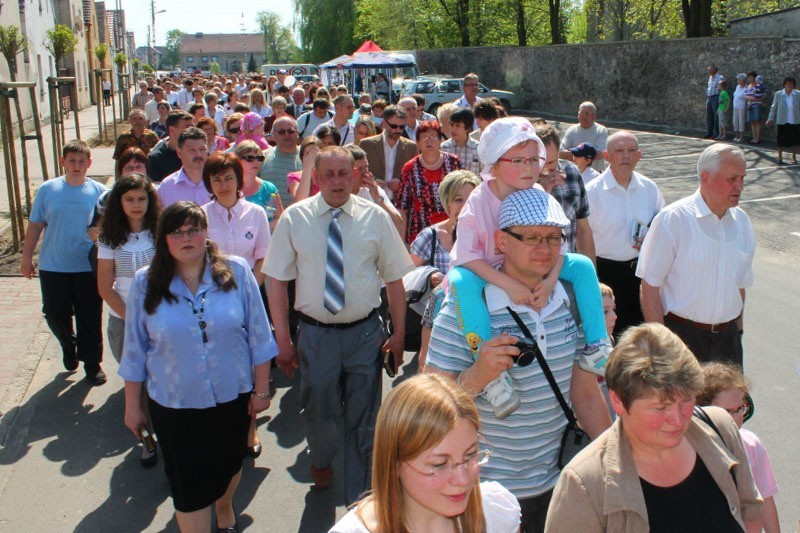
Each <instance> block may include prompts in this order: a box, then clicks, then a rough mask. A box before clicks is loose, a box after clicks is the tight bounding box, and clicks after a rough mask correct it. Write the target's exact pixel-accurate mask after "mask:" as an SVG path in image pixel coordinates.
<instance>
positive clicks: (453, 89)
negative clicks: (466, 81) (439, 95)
mask: <svg viewBox="0 0 800 533" xmlns="http://www.w3.org/2000/svg"><path fill="white" fill-rule="evenodd" d="M442 86H443V87H444V92H446V93H460V92H461V83H460V80H446V81H444V82H442Z"/></svg>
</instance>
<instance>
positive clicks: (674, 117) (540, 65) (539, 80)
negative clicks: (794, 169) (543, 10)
mask: <svg viewBox="0 0 800 533" xmlns="http://www.w3.org/2000/svg"><path fill="white" fill-rule="evenodd" d="M417 63H418V64H419V67H420V70H422V71H428V72H439V73H449V74H452V75H455V76H461V75H464V74H466V73H467V72H469V71H474V72H476V73H477V74H478V75H479V76H480V78H481V81H482V82H483V83H485V84H486V85H489V86H491V87H493V88H498V89H507V90H510V91H514V92H516V93H517V94H518V95H519V96H520V106H519V107H520V108H522V109H525V110H528V111H531V112H533V113H538V114H543V115H547V116H559V117H576V115H577V112H578V104H579V103H580V102H582V101H584V100H591V101H593V102H594V103H595V104H596V105H597V107H598V115H599V116H598V120H599V121H600V122H602V123H606V124H611V125H617V126H628V127H632V128H634V127H638V128H643V129H652V130H656V131H665V132H684V133H697V132H700V131H705V121H706V119H705V91H706V81H707V67H708V65H709V63H714V64H716V65H717V66H718V67H719V70H720V72H721V73H722V74H723V76H725V78H726V79H727V80H729V83H730V85H731V86H730V87H729V89H731V90H732V89H733V86H735V77H736V74H737V73H738V72H745V71H748V70H755V71H757V72H758V73H759V74H762V75H763V76H764V79H765V82H766V84H767V89H768V91H770V93H771V92H772V91H775V90H778V89H779V88H780V84H781V81H782V80H783V77H784V76H786V75H789V74H792V75H795V76H796V75H797V74H800V40H792V39H781V38H757V39H755V38H743V39H720V38H708V39H675V40H664V41H629V42H619V43H602V44H579V45H558V46H539V47H525V48H519V47H512V46H509V47H481V48H451V49H441V50H420V51H418V52H417ZM770 103H771V96H770V99H769V102H767V104H766V105H767V108H768V107H769V104H770ZM573 120H575V119H574V118H573ZM769 130H774V128H768V129H767V131H765V135H766V136H767V137H769V136H771V135H774V131H769Z"/></svg>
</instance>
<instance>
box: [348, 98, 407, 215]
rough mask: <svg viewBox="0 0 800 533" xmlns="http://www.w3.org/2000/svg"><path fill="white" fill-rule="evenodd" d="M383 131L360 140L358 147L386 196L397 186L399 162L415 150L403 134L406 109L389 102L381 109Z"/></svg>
mask: <svg viewBox="0 0 800 533" xmlns="http://www.w3.org/2000/svg"><path fill="white" fill-rule="evenodd" d="M382 125H383V133H381V134H379V135H373V136H372V137H367V138H366V139H361V142H360V143H359V146H360V147H361V149H362V150H364V151H365V152H366V153H367V161H368V163H369V168H370V169H371V170H372V172H373V174H374V175H375V179H376V181H377V182H378V185H380V186H381V187H382V188H383V189H384V190H385V191H386V192H387V194H388V195H389V199H392V198H393V197H394V193H395V192H397V189H398V188H399V187H400V175H401V173H402V171H403V165H405V164H406V163H407V162H409V161H410V160H411V159H413V158H414V157H416V155H417V154H418V153H419V151H418V150H417V145H416V143H414V142H413V141H410V140H408V139H406V138H405V137H403V136H402V135H403V130H404V129H405V126H406V112H405V110H404V109H403V108H401V107H398V106H393V105H390V106H388V107H386V108H385V109H384V110H383V120H382Z"/></svg>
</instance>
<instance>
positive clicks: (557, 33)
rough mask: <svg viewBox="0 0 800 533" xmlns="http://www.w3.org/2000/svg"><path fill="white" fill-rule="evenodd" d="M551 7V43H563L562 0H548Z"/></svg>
mask: <svg viewBox="0 0 800 533" xmlns="http://www.w3.org/2000/svg"><path fill="white" fill-rule="evenodd" d="M548 3H549V7H550V44H561V43H562V39H561V17H560V15H561V0H548Z"/></svg>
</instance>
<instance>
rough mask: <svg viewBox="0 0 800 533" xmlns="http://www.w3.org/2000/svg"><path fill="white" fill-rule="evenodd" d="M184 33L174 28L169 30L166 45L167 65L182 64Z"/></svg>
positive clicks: (165, 59)
mask: <svg viewBox="0 0 800 533" xmlns="http://www.w3.org/2000/svg"><path fill="white" fill-rule="evenodd" d="M182 35H183V33H182V32H181V30H178V29H174V30H169V31H168V32H167V44H166V46H165V48H166V51H165V53H164V60H163V61H164V63H166V64H167V65H172V67H173V68H175V66H176V65H180V63H181V36H182Z"/></svg>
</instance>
